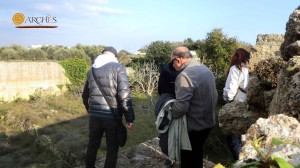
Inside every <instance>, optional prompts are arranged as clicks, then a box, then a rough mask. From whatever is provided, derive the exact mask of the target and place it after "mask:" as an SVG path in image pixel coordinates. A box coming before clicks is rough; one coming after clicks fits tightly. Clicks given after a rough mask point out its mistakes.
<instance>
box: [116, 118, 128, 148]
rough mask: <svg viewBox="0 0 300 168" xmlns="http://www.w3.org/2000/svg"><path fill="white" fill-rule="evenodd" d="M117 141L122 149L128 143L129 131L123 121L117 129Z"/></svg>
mask: <svg viewBox="0 0 300 168" xmlns="http://www.w3.org/2000/svg"><path fill="white" fill-rule="evenodd" d="M117 140H118V144H119V146H120V147H123V146H125V144H126V141H127V129H126V127H125V125H124V124H123V122H122V121H120V122H119V124H118V127H117Z"/></svg>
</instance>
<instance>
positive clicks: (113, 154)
mask: <svg viewBox="0 0 300 168" xmlns="http://www.w3.org/2000/svg"><path fill="white" fill-rule="evenodd" d="M116 124H117V122H116V121H115V120H111V119H103V118H99V117H92V116H91V117H90V119H89V144H88V147H87V152H86V168H95V162H96V157H97V151H98V149H99V148H100V144H101V140H102V137H103V134H104V133H105V138H106V145H107V149H106V159H105V164H104V168H115V167H116V163H117V158H118V150H119V145H118V143H117V139H116Z"/></svg>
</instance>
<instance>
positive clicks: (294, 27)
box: [280, 6, 300, 61]
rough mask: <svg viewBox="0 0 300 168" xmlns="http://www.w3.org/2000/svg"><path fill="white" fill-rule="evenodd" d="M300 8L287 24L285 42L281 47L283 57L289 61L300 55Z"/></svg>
mask: <svg viewBox="0 0 300 168" xmlns="http://www.w3.org/2000/svg"><path fill="white" fill-rule="evenodd" d="M299 18H300V6H299V7H298V8H296V10H295V11H294V12H293V13H292V14H291V15H290V17H289V20H288V22H287V23H286V28H285V30H286V32H285V35H284V42H283V43H282V45H281V46H280V51H281V57H282V59H283V60H285V61H288V60H289V59H290V58H292V57H293V56H295V55H300V47H299V46H300V45H299V43H300V42H299V40H300V19H299Z"/></svg>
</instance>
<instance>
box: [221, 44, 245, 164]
mask: <svg viewBox="0 0 300 168" xmlns="http://www.w3.org/2000/svg"><path fill="white" fill-rule="evenodd" d="M249 61H250V53H249V52H248V51H247V50H245V49H243V48H239V49H237V50H236V51H235V52H234V54H233V55H232V57H231V62H230V66H229V70H228V73H227V80H226V84H225V87H224V89H223V99H224V100H225V101H226V102H228V103H229V102H232V101H238V102H244V101H246V99H247V90H248V82H249V71H248V67H249ZM227 143H228V146H229V149H230V151H231V153H232V155H233V158H234V159H235V160H238V159H239V153H240V150H241V149H242V142H241V138H240V137H239V136H235V135H231V136H228V137H227Z"/></svg>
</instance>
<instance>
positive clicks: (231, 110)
mask: <svg viewBox="0 0 300 168" xmlns="http://www.w3.org/2000/svg"><path fill="white" fill-rule="evenodd" d="M265 116H266V115H265V114H264V113H261V112H260V111H256V110H254V111H252V110H250V109H249V108H248V104H247V103H246V102H245V103H242V102H231V103H227V104H225V105H224V106H223V107H222V108H221V109H220V111H219V116H218V119H219V126H220V127H221V128H222V129H223V130H225V131H226V132H228V133H231V134H234V135H242V134H244V133H245V132H246V131H247V129H248V128H249V127H250V126H251V125H252V124H253V123H255V122H256V120H257V119H259V118H261V117H265Z"/></svg>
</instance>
